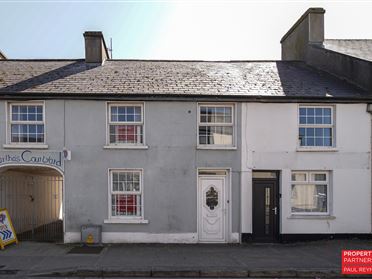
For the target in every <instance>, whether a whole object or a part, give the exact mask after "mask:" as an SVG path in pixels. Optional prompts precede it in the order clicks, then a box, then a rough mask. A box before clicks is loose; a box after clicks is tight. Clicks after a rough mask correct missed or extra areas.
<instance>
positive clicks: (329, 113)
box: [299, 106, 334, 147]
mask: <svg viewBox="0 0 372 279" xmlns="http://www.w3.org/2000/svg"><path fill="white" fill-rule="evenodd" d="M299 142H300V146H301V147H333V146H334V121H333V107H330V106H327V107H320V106H300V107H299Z"/></svg>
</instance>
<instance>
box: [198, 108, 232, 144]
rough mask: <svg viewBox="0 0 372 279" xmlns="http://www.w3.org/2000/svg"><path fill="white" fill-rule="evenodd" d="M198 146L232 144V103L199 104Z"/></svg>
mask: <svg viewBox="0 0 372 279" xmlns="http://www.w3.org/2000/svg"><path fill="white" fill-rule="evenodd" d="M198 126H199V127H198V129H199V130H198V144H199V146H220V147H224V146H233V145H234V105H199V121H198Z"/></svg>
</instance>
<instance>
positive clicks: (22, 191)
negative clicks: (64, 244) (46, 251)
mask: <svg viewBox="0 0 372 279" xmlns="http://www.w3.org/2000/svg"><path fill="white" fill-rule="evenodd" d="M0 208H6V209H7V210H8V212H9V214H10V217H11V219H12V221H13V225H14V228H15V230H16V233H17V236H18V238H19V239H20V240H33V241H52V242H59V241H63V175H62V173H61V172H60V171H57V170H56V169H53V168H50V167H42V166H4V167H1V168H0Z"/></svg>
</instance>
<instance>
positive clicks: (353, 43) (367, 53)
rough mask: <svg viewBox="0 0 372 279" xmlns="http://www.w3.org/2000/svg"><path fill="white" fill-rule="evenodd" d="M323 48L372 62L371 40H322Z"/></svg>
mask: <svg viewBox="0 0 372 279" xmlns="http://www.w3.org/2000/svg"><path fill="white" fill-rule="evenodd" d="M324 48H326V49H330V50H333V51H336V52H340V53H344V54H347V55H350V56H353V57H357V58H360V59H363V60H367V61H371V62H372V40H337V39H327V40H324Z"/></svg>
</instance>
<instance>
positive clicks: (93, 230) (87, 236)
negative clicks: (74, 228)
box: [81, 225, 102, 244]
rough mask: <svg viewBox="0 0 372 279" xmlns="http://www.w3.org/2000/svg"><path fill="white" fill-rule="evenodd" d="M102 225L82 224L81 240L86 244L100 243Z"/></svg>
mask: <svg viewBox="0 0 372 279" xmlns="http://www.w3.org/2000/svg"><path fill="white" fill-rule="evenodd" d="M101 235H102V226H100V225H83V226H81V242H82V243H84V244H100V243H101Z"/></svg>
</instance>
